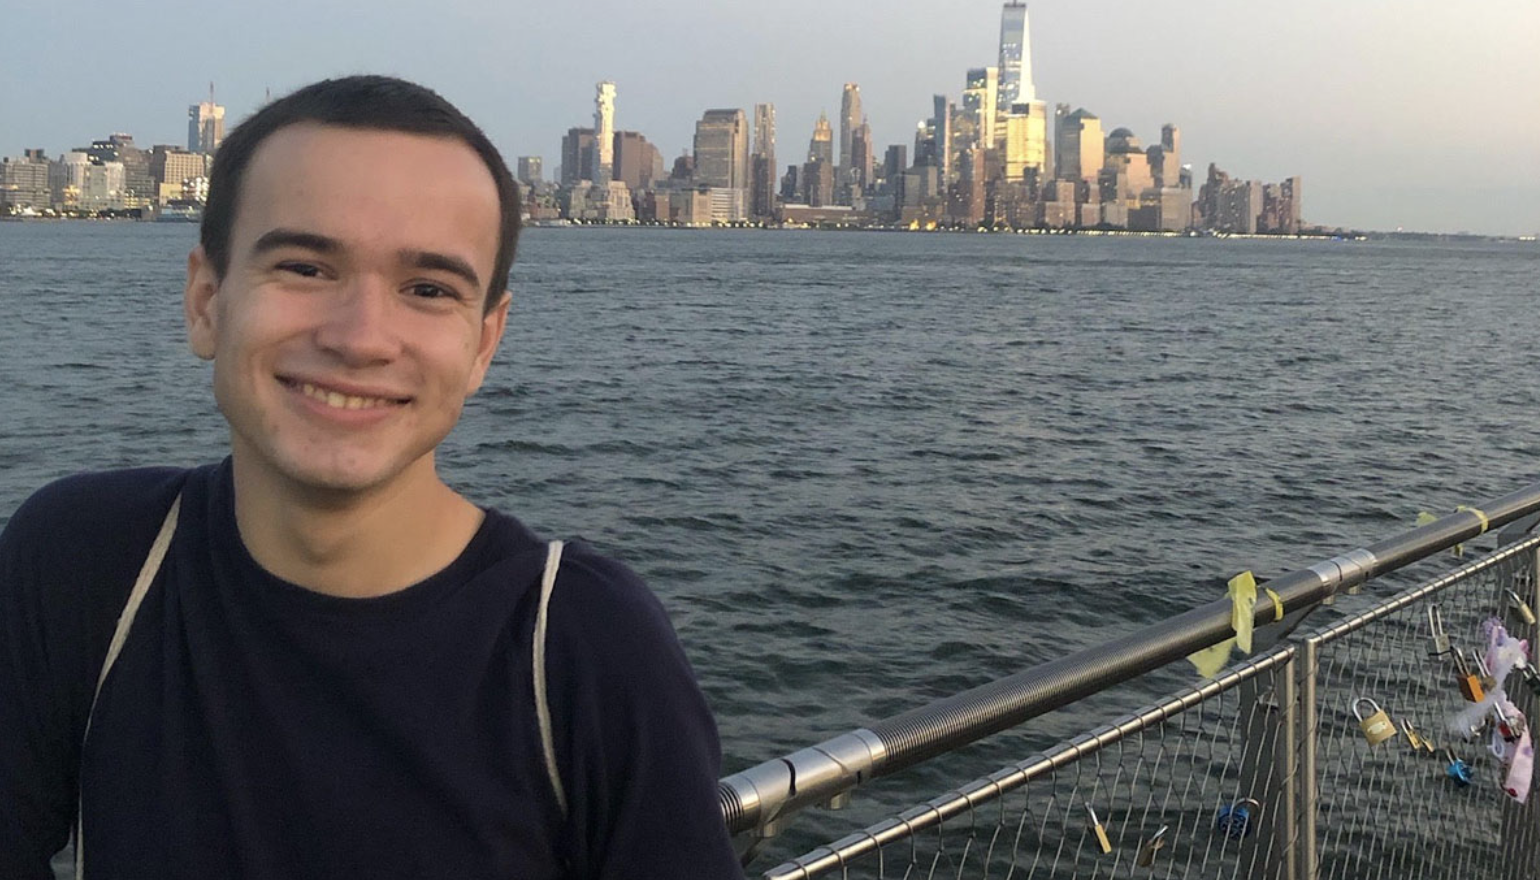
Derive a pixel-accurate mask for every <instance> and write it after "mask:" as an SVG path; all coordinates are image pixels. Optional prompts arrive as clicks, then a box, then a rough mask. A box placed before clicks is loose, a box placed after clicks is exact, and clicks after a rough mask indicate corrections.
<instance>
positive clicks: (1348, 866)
mask: <svg viewBox="0 0 1540 880" xmlns="http://www.w3.org/2000/svg"><path fill="white" fill-rule="evenodd" d="M1537 546H1540V539H1535V540H1530V541H1527V542H1525V543H1523V544H1519V545H1515V546H1513V547H1509V548H1506V549H1503V550H1501V551H1499V552H1497V553H1494V554H1492V555H1490V556H1488V557H1486V558H1484V559H1481V560H1479V561H1477V562H1474V563H1471V564H1469V565H1467V566H1464V567H1462V568H1461V569H1459V570H1458V571H1455V572H1453V573H1451V574H1449V575H1447V576H1444V577H1441V578H1438V579H1437V580H1434V581H1432V582H1430V583H1427V584H1423V585H1421V586H1418V587H1415V588H1412V589H1410V590H1408V591H1406V592H1404V593H1402V594H1400V595H1398V596H1396V597H1395V598H1393V599H1390V600H1387V601H1385V602H1382V603H1380V604H1378V605H1376V606H1375V607H1373V608H1371V609H1370V610H1368V611H1366V612H1363V613H1362V614H1358V615H1357V616H1354V617H1352V618H1350V619H1347V620H1344V621H1342V622H1340V623H1337V624H1335V625H1332V626H1330V627H1329V628H1326V629H1323V630H1321V631H1319V632H1315V633H1312V634H1310V635H1308V636H1306V637H1304V638H1303V639H1301V640H1299V641H1297V642H1296V643H1293V644H1284V645H1281V646H1279V647H1277V648H1275V649H1273V650H1271V651H1269V652H1267V653H1264V654H1262V655H1260V656H1258V657H1255V658H1254V659H1251V660H1249V661H1248V662H1245V663H1242V664H1239V665H1237V666H1235V667H1232V668H1231V669H1229V670H1226V671H1225V672H1223V673H1221V674H1220V675H1219V676H1218V677H1216V678H1215V679H1212V680H1210V681H1207V682H1204V683H1202V684H1201V685H1198V686H1195V687H1191V688H1188V689H1185V690H1183V691H1180V692H1178V693H1177V694H1175V695H1173V696H1172V697H1170V698H1168V699H1166V700H1163V701H1161V702H1159V703H1156V704H1153V705H1151V706H1148V707H1146V708H1144V709H1142V710H1140V711H1138V712H1135V713H1133V714H1131V715H1128V716H1125V717H1124V718H1121V719H1119V720H1118V721H1116V722H1114V723H1112V724H1110V725H1108V726H1105V727H1101V728H1098V729H1096V730H1094V731H1091V732H1090V733H1087V734H1085V735H1083V736H1080V737H1077V738H1075V739H1073V740H1070V741H1068V742H1066V743H1063V744H1062V745H1060V746H1058V747H1056V748H1055V749H1052V750H1050V751H1048V752H1046V753H1043V754H1040V755H1036V756H1033V757H1031V758H1028V759H1027V760H1025V761H1022V762H1020V763H1018V764H1015V765H1012V766H1010V767H1006V768H1004V769H1002V770H1000V771H999V772H996V773H994V774H991V775H989V776H987V777H984V778H981V779H978V780H975V781H973V782H972V783H969V784H968V785H965V786H963V787H961V788H960V789H958V790H956V791H953V792H949V793H947V794H944V795H942V796H940V797H937V798H935V799H932V800H930V801H928V802H926V803H924V804H922V805H920V806H917V807H914V808H912V809H910V810H907V811H905V812H903V813H900V814H898V815H896V816H894V817H892V818H890V819H887V820H884V821H882V822H879V823H877V824H875V825H872V826H870V827H868V828H866V829H865V830H863V831H861V832H858V833H856V834H852V835H849V836H847V837H845V838H843V839H841V840H838V841H835V842H834V843H831V844H829V845H827V846H824V847H820V848H818V849H816V850H813V851H812V852H809V853H807V854H805V855H803V856H801V857H799V858H797V859H794V860H792V861H790V862H787V863H785V864H783V865H780V866H777V867H775V868H773V869H771V870H770V871H768V872H766V873H765V874H764V877H765V878H767V880H770V878H774V880H792V878H814V877H867V878H889V877H891V878H916V877H927V878H930V877H948V878H959V880H961V878H984V877H989V878H995V877H1001V878H1013V880H1014V878H1061V877H1130V876H1132V877H1140V876H1151V877H1205V878H1207V877H1226V878H1228V877H1245V878H1253V877H1255V878H1315V877H1320V878H1349V877H1351V878H1359V877H1382V876H1383V877H1395V878H1402V877H1406V878H1441V877H1448V878H1457V877H1458V878H1464V877H1471V876H1487V877H1505V878H1534V877H1536V876H1540V798H1536V799H1535V801H1534V802H1532V803H1530V804H1529V805H1528V806H1522V805H1520V804H1518V803H1517V802H1516V801H1515V800H1514V799H1513V798H1511V797H1509V796H1508V795H1506V794H1504V793H1503V791H1502V790H1501V788H1500V787H1499V783H1507V782H1509V781H1510V780H1509V779H1508V777H1507V766H1506V762H1505V761H1504V760H1502V759H1501V758H1500V757H1499V756H1498V755H1496V754H1494V751H1493V750H1494V749H1497V748H1514V747H1515V746H1516V744H1510V743H1508V742H1507V741H1506V740H1505V739H1504V737H1503V736H1502V731H1500V730H1499V729H1498V727H1497V725H1496V724H1495V721H1494V720H1493V719H1494V716H1493V715H1492V713H1490V712H1487V711H1483V710H1482V709H1480V708H1475V709H1472V711H1474V712H1476V713H1478V714H1479V715H1480V716H1481V717H1482V718H1483V719H1485V723H1483V724H1482V727H1483V729H1482V730H1481V731H1480V732H1479V733H1477V734H1470V733H1469V731H1466V734H1467V735H1462V734H1461V732H1459V731H1456V730H1455V729H1454V728H1452V727H1451V723H1452V722H1453V720H1454V719H1456V718H1457V717H1459V716H1460V714H1461V712H1462V711H1464V710H1467V709H1471V707H1474V706H1475V705H1476V704H1475V703H1473V702H1471V701H1470V700H1469V699H1467V697H1466V695H1465V694H1464V693H1463V692H1462V690H1461V686H1460V680H1459V678H1458V673H1457V670H1456V664H1457V663H1459V662H1461V661H1459V660H1457V659H1456V658H1457V657H1464V658H1466V660H1465V661H1464V662H1467V663H1470V664H1471V665H1472V674H1473V675H1475V676H1477V678H1478V685H1477V686H1481V685H1480V683H1479V677H1480V675H1481V672H1480V670H1479V669H1477V668H1475V658H1476V657H1477V656H1479V655H1484V654H1487V653H1488V640H1489V636H1488V633H1489V631H1490V630H1489V628H1488V627H1487V626H1486V624H1487V622H1488V621H1490V620H1493V619H1496V620H1499V621H1502V622H1504V623H1505V625H1506V626H1507V627H1508V628H1509V629H1511V631H1512V632H1513V633H1514V634H1515V635H1516V636H1518V637H1522V638H1528V639H1530V640H1532V641H1533V640H1534V638H1535V636H1536V631H1535V626H1534V625H1533V624H1532V623H1528V622H1526V621H1525V620H1524V619H1522V618H1521V616H1520V614H1521V612H1520V605H1519V603H1518V602H1517V601H1515V600H1522V601H1523V603H1524V604H1525V605H1527V606H1528V607H1540V595H1537V594H1536V578H1535V570H1536V553H1537V549H1536V548H1537ZM1510 591H1512V595H1510ZM1430 607H1432V608H1436V609H1437V611H1436V614H1435V615H1434V617H1433V620H1434V624H1432V625H1430V622H1429V620H1430V617H1429V608H1430ZM1438 622H1441V623H1442V626H1443V629H1444V631H1445V633H1446V634H1447V635H1448V642H1449V644H1448V645H1445V644H1444V643H1443V642H1442V640H1440V641H1437V642H1435V640H1434V638H1433V636H1434V635H1435V632H1434V630H1436V629H1437V623H1438ZM1457 652H1458V653H1457ZM1521 678H1522V677H1521V676H1520V675H1519V674H1518V673H1517V672H1515V673H1514V674H1512V675H1510V676H1509V677H1508V680H1507V681H1503V682H1492V681H1488V682H1486V683H1485V686H1484V688H1483V690H1484V691H1491V690H1492V689H1493V688H1494V687H1495V686H1506V687H1505V689H1506V692H1507V695H1508V696H1509V697H1510V698H1511V699H1512V700H1513V702H1514V703H1515V704H1517V706H1518V708H1519V709H1520V710H1521V711H1522V712H1523V713H1524V715H1525V716H1526V717H1528V718H1535V709H1536V705H1535V704H1536V702H1540V701H1537V699H1536V696H1535V694H1534V693H1533V692H1532V691H1530V689H1529V686H1527V685H1525V684H1523V683H1521ZM1467 686H1469V685H1468V684H1467ZM1482 696H1484V694H1482ZM1360 699H1365V700H1372V701H1373V702H1374V705H1373V706H1370V705H1369V704H1368V703H1362V704H1358V705H1357V708H1358V709H1359V714H1361V715H1362V716H1363V717H1364V719H1365V720H1366V721H1368V722H1369V724H1368V725H1367V726H1368V727H1370V728H1375V733H1374V736H1373V737H1370V736H1369V735H1368V734H1366V732H1365V729H1364V728H1365V725H1364V724H1361V723H1360V721H1359V719H1358V718H1357V717H1356V716H1355V714H1354V709H1355V704H1357V701H1359V700H1360ZM1379 710H1384V711H1385V713H1386V716H1387V719H1386V720H1388V721H1389V722H1390V724H1391V725H1393V726H1394V728H1395V731H1396V732H1395V734H1394V735H1388V731H1389V728H1384V727H1378V728H1377V727H1376V723H1375V722H1376V719H1375V712H1377V711H1379ZM1407 722H1411V724H1410V727H1411V731H1413V732H1415V734H1416V735H1415V740H1416V742H1418V743H1421V744H1422V745H1420V746H1417V747H1414V746H1413V744H1412V743H1413V739H1414V737H1413V736H1411V735H1409V732H1408V724H1407ZM1466 726H1467V727H1468V726H1469V724H1468V723H1467V725H1466ZM1508 732H1509V733H1514V731H1513V730H1509V731H1508ZM1381 737H1383V739H1381ZM1371 738H1374V739H1378V740H1379V741H1378V742H1376V743H1374V744H1371V743H1370V741H1369V740H1370V739H1371ZM1456 760H1459V761H1462V762H1463V768H1461V767H1459V766H1456V767H1454V768H1451V765H1452V764H1454V762H1455V761H1456ZM1467 775H1468V777H1469V779H1468V781H1467V780H1466V778H1465V777H1466V776H1467ZM1525 784H1526V785H1532V783H1530V782H1528V781H1527V780H1526V782H1525ZM1103 835H1105V836H1103Z"/></svg>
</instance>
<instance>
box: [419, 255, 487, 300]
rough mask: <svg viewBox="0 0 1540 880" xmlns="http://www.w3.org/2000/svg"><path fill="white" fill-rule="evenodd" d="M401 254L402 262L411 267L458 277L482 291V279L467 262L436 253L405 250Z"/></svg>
mask: <svg viewBox="0 0 1540 880" xmlns="http://www.w3.org/2000/svg"><path fill="white" fill-rule="evenodd" d="M399 254H400V256H401V261H402V262H403V263H406V264H407V265H409V266H415V267H417V268H418V269H438V270H439V271H441V272H448V273H450V274H451V275H458V276H460V277H461V278H464V279H465V280H466V281H467V282H469V283H470V284H471V286H473V287H475V288H476V289H478V290H480V289H481V279H480V278H478V277H477V276H476V270H475V269H473V268H471V264H470V263H467V262H465V261H464V260H462V259H460V258H459V257H456V256H451V255H449V254H441V253H437V252H435V251H413V250H403V251H399Z"/></svg>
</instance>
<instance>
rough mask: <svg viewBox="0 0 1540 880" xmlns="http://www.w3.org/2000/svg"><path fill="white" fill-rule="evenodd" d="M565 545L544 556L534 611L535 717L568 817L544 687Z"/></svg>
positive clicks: (553, 786) (554, 787)
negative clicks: (549, 622) (549, 623)
mask: <svg viewBox="0 0 1540 880" xmlns="http://www.w3.org/2000/svg"><path fill="white" fill-rule="evenodd" d="M561 548H562V542H560V541H552V542H551V543H550V546H549V548H548V549H547V551H546V556H545V576H544V577H542V578H541V579H540V607H539V610H538V611H536V612H535V638H534V664H533V670H534V677H535V717H536V719H537V720H538V721H539V722H540V750H541V751H542V752H543V753H544V754H545V772H546V775H547V776H549V777H551V790H552V791H553V792H555V793H556V803H557V805H558V806H560V807H561V812H562V815H563V816H566V815H567V790H566V789H565V788H564V787H563V786H562V784H561V773H560V772H558V771H557V769H556V740H555V737H554V736H553V735H552V733H551V703H550V699H549V698H548V697H547V695H546V685H545V629H546V620H547V619H548V618H549V616H550V611H549V609H550V607H551V591H552V590H554V589H556V569H557V568H559V567H560V566H561Z"/></svg>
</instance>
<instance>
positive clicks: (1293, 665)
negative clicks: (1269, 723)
mask: <svg viewBox="0 0 1540 880" xmlns="http://www.w3.org/2000/svg"><path fill="white" fill-rule="evenodd" d="M1298 666H1299V649H1298V648H1294V649H1293V651H1292V652H1291V653H1290V655H1289V662H1287V663H1285V664H1283V665H1282V666H1280V667H1278V670H1277V671H1276V672H1275V673H1274V676H1273V681H1274V682H1275V683H1276V684H1275V685H1274V687H1275V690H1274V691H1273V693H1274V694H1276V696H1277V698H1278V715H1277V717H1276V718H1274V719H1273V721H1274V724H1276V725H1277V731H1278V733H1277V741H1276V742H1275V743H1274V744H1273V756H1274V757H1273V767H1274V778H1275V779H1277V780H1278V809H1277V812H1276V814H1275V815H1274V816H1272V817H1271V821H1270V822H1269V823H1268V824H1269V825H1270V826H1271V827H1272V829H1273V834H1274V835H1275V837H1274V840H1275V841H1276V842H1275V844H1274V846H1273V850H1272V851H1273V854H1274V857H1275V858H1277V859H1278V860H1279V866H1280V869H1279V870H1278V871H1275V872H1274V873H1273V876H1275V877H1281V878H1284V880H1298V878H1299V851H1298V847H1297V844H1296V839H1297V838H1298V836H1299V827H1298V823H1297V822H1296V815H1297V811H1298V810H1299V802H1298V797H1299V791H1298V785H1299V688H1298V687H1296V684H1297V682H1296V678H1297V676H1298V675H1299V673H1298Z"/></svg>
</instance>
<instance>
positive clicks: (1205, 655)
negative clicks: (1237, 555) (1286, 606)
mask: <svg viewBox="0 0 1540 880" xmlns="http://www.w3.org/2000/svg"><path fill="white" fill-rule="evenodd" d="M1267 592H1268V593H1269V594H1270V595H1271V596H1272V597H1273V606H1274V607H1275V608H1277V609H1278V619H1279V620H1282V619H1283V601H1282V600H1281V599H1279V598H1278V594H1277V593H1274V592H1273V591H1272V590H1268V591H1267ZM1226 595H1228V596H1229V597H1230V602H1231V606H1230V627H1231V628H1232V629H1234V630H1235V637H1234V638H1229V639H1225V640H1224V641H1222V642H1220V643H1219V644H1217V645H1214V646H1213V647H1211V648H1204V649H1203V650H1201V651H1194V652H1193V653H1191V654H1188V655H1187V659H1188V660H1190V661H1192V665H1193V666H1196V667H1197V668H1198V674H1199V675H1201V676H1203V677H1204V678H1213V677H1214V676H1215V675H1217V674H1218V673H1219V670H1220V669H1223V668H1224V665H1225V661H1226V660H1228V659H1230V650H1231V649H1232V648H1235V647H1239V648H1240V649H1241V651H1242V652H1243V653H1246V654H1250V653H1251V635H1252V629H1253V626H1252V623H1253V620H1254V618H1255V615H1256V609H1257V579H1256V577H1254V576H1253V575H1252V573H1251V572H1249V571H1243V572H1241V573H1240V574H1238V575H1236V576H1235V577H1233V578H1230V583H1229V588H1228V590H1227V591H1226Z"/></svg>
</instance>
